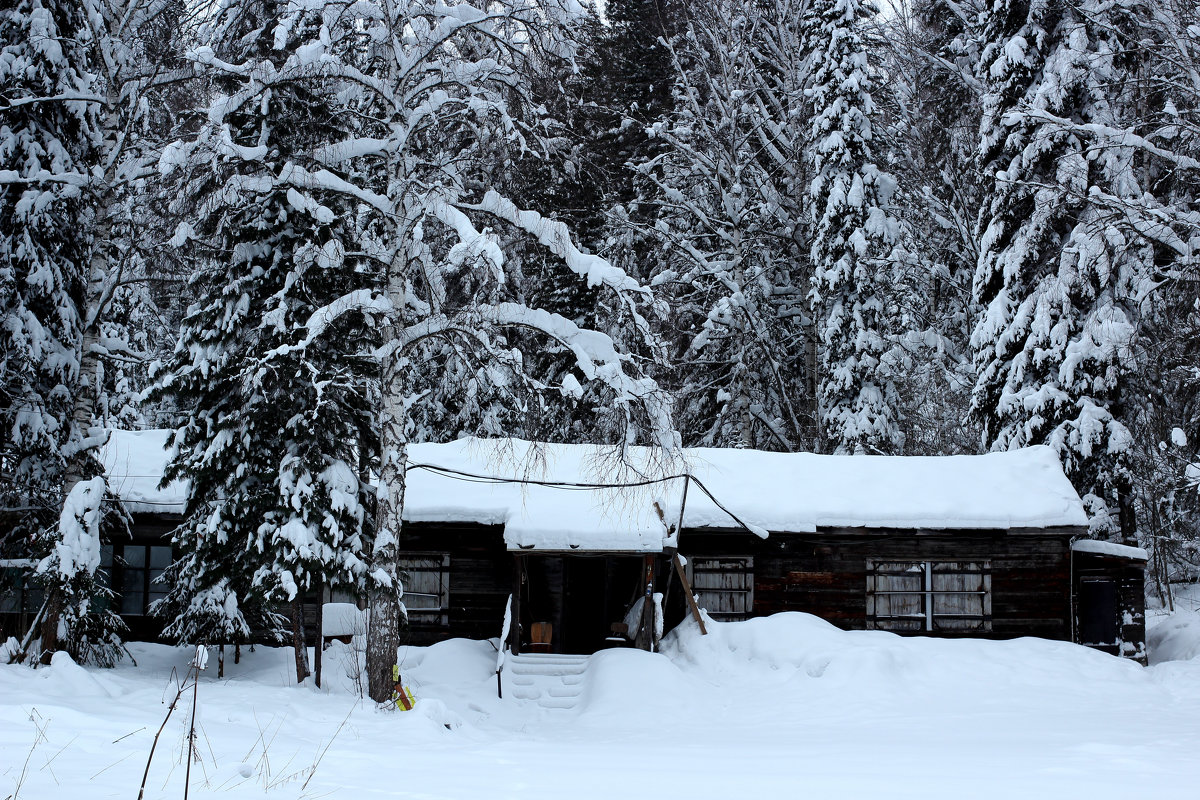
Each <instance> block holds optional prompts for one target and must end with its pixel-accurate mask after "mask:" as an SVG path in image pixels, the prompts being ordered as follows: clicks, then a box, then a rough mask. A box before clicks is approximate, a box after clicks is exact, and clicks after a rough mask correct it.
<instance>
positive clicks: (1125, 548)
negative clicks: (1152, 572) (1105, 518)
mask: <svg viewBox="0 0 1200 800" xmlns="http://www.w3.org/2000/svg"><path fill="white" fill-rule="evenodd" d="M1071 549H1072V550H1074V551H1075V552H1076V553H1095V554H1096V555H1101V556H1113V557H1115V558H1128V559H1132V560H1134V561H1149V560H1150V554H1149V553H1147V552H1146V551H1145V550H1143V549H1142V548H1140V547H1130V546H1129V545H1127V544H1117V543H1116V542H1102V541H1099V540H1097V539H1077V540H1076V541H1074V542H1071Z"/></svg>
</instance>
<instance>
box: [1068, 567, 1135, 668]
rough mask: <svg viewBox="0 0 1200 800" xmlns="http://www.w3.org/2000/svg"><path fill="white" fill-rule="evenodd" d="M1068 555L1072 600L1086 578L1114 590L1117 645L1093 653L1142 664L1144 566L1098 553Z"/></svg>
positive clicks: (1101, 647)
mask: <svg viewBox="0 0 1200 800" xmlns="http://www.w3.org/2000/svg"><path fill="white" fill-rule="evenodd" d="M1072 555H1073V556H1074V559H1075V568H1074V573H1075V585H1074V587H1072V588H1073V591H1074V592H1075V593H1076V597H1078V594H1079V586H1080V583H1081V582H1083V581H1084V580H1087V579H1089V578H1101V579H1108V580H1111V581H1113V582H1114V583H1115V584H1116V587H1117V597H1116V600H1117V603H1116V606H1117V607H1116V609H1115V612H1116V615H1117V619H1116V631H1117V636H1118V639H1117V642H1116V644H1115V645H1114V646H1112V647H1104V646H1100V647H1097V648H1096V649H1098V650H1103V651H1104V652H1106V653H1111V654H1112V655H1119V656H1123V657H1125V658H1130V659H1133V660H1134V661H1137V662H1139V663H1141V664H1145V663H1146V657H1147V653H1146V588H1145V581H1146V562H1144V561H1138V560H1134V559H1128V558H1118V557H1113V556H1107V555H1103V554H1100V553H1085V552H1076V553H1073V554H1072ZM1080 610H1081V611H1082V609H1080Z"/></svg>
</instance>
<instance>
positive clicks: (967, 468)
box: [105, 431, 1087, 553]
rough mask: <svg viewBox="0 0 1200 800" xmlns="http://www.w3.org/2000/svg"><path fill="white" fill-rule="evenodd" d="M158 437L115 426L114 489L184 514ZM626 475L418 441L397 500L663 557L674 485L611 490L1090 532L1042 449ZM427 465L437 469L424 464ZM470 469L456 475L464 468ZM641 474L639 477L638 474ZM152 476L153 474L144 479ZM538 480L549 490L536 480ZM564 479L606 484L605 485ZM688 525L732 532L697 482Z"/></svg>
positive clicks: (565, 451)
mask: <svg viewBox="0 0 1200 800" xmlns="http://www.w3.org/2000/svg"><path fill="white" fill-rule="evenodd" d="M167 435H168V434H167V432H165V431H144V432H139V433H130V432H125V431H114V433H113V437H112V439H111V440H110V442H109V445H108V447H107V448H106V460H105V463H106V465H107V464H116V465H118V466H122V465H123V471H113V470H112V469H111V468H110V472H109V481H110V485H112V486H113V489H114V490H116V491H118V492H119V493H120V494H121V496H122V497H124V498H126V500H127V502H130V504H131V508H132V510H158V511H162V510H166V509H168V508H169V506H170V504H171V503H175V504H176V510H177V511H182V509H183V500H184V492H183V490H182V489H181V488H179V487H177V486H172V487H168V488H167V489H162V490H159V489H156V488H154V487H156V486H157V482H158V479H157V475H161V474H162V467H163V465H164V464H165V460H166V455H165V453H164V452H163V450H162V449H161V448H162V446H163V444H164V443H165V442H166V439H167ZM631 457H632V461H633V465H632V466H633V469H630V468H629V467H623V468H622V467H620V466H619V465H618V463H617V462H618V459H617V458H616V456H615V452H614V450H613V449H612V448H606V447H601V446H594V445H564V444H532V443H530V442H525V441H522V440H519V439H461V440H459V441H456V442H451V443H448V444H415V445H411V446H410V448H409V461H410V464H411V465H420V466H417V467H415V468H410V470H409V473H408V485H407V490H406V494H405V505H404V518H405V520H407V521H409V522H449V523H453V522H474V523H483V524H491V525H502V526H503V527H504V538H505V541H506V542H507V544H508V547H509V549H512V550H519V549H534V550H553V551H564V552H565V551H571V550H594V551H612V552H643V553H644V552H659V551H661V550H662V548H663V547H664V546H672V545H674V544H675V542H674V541H673V539H672V538H671V537H670V536H668V533H667V526H666V525H665V524H664V521H665V523H667V524H670V525H671V526H672V527H673V526H674V524H675V523H676V522H677V520H678V519H679V507H680V503H681V500H682V495H683V485H684V481H683V479H682V478H678V477H676V478H670V479H667V480H662V481H658V482H653V483H649V484H647V485H642V486H637V487H623V488H611V485H612V484H614V483H635V482H639V481H640V480H642V479H643V476H644V477H661V476H663V475H664V474H665V475H682V474H683V473H684V472H687V473H689V474H691V475H692V476H694V477H695V478H696V479H698V482H699V483H700V484H703V486H704V487H705V488H707V490H708V491H710V492H711V493H712V495H713V497H714V498H715V499H716V501H718V502H719V503H720V504H721V505H722V506H724V507H725V508H726V509H728V510H729V511H730V512H732V513H733V514H735V515H737V517H738V518H739V519H741V520H742V521H744V522H745V523H747V524H748V525H749V526H750V527H751V528H752V529H762V530H764V531H774V532H794V533H805V532H814V531H816V530H817V529H818V528H826V527H849V528H898V529H909V530H911V529H919V528H924V529H995V528H1003V529H1042V528H1051V527H1074V526H1083V525H1086V524H1087V515H1086V513H1085V512H1084V510H1083V504H1082V503H1081V502H1080V500H1079V496H1078V495H1077V494H1076V492H1075V490H1074V489H1073V488H1072V486H1071V484H1070V482H1069V481H1068V480H1067V478H1066V476H1065V475H1064V474H1063V471H1062V466H1061V465H1060V463H1059V461H1058V458H1057V456H1055V454H1054V452H1053V451H1051V450H1050V449H1049V448H1047V447H1030V448H1026V449H1023V450H1016V451H1012V452H1007V453H989V454H987V455H979V456H941V457H934V456H919V457H888V456H829V455H816V454H812V453H767V452H761V451H757V450H731V449H728V450H727V449H714V448H693V449H688V450H685V451H684V454H683V460H682V462H680V463H675V464H666V465H663V464H659V463H658V462H657V460H656V459H655V458H654V454H653V453H652V451H649V450H645V449H641V448H634V449H633V451H632V453H631ZM431 468H432V469H431ZM458 473H464V474H458ZM639 473H640V474H639ZM141 476H147V477H141ZM530 481H540V482H542V483H553V484H555V485H553V486H547V485H540V484H535V483H530ZM566 484H602V485H604V487H603V488H595V487H581V486H567V485H566ZM683 521H684V527H685V528H705V527H707V528H738V527H739V525H738V523H737V522H735V521H734V520H733V519H732V518H731V516H730V514H729V513H727V512H726V511H724V510H722V509H721V508H720V507H718V505H717V503H716V502H714V501H713V499H712V498H710V497H708V496H706V494H705V492H704V491H703V490H701V488H700V486H699V485H698V484H697V483H696V482H693V483H692V484H691V486H690V488H689V489H688V494H687V502H686V508H685V512H684V520H683Z"/></svg>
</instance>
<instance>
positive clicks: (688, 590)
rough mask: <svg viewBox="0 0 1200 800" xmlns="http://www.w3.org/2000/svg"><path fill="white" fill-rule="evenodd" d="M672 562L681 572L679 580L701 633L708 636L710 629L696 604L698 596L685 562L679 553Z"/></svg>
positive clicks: (676, 570)
mask: <svg viewBox="0 0 1200 800" xmlns="http://www.w3.org/2000/svg"><path fill="white" fill-rule="evenodd" d="M671 562H672V563H673V564H674V565H675V572H677V573H678V574H679V582H680V583H681V584H683V596H684V597H686V598H687V602H688V607H689V608H691V609H692V616H693V617H695V618H696V622H697V623H699V625H700V634H701V635H702V636H707V635H708V631H707V630H706V629H705V627H704V619H703V618H702V617H701V616H700V606H698V605H696V597H695V595H693V594H692V586H691V584H689V583H688V579H687V574H686V573H685V572H684V570H683V562H682V561H680V560H679V554H678V553H676V554H675V555H674V556H673V557H672V559H671Z"/></svg>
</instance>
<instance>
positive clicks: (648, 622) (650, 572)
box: [642, 555, 658, 653]
mask: <svg viewBox="0 0 1200 800" xmlns="http://www.w3.org/2000/svg"><path fill="white" fill-rule="evenodd" d="M642 563H643V565H644V566H645V573H646V595H645V596H646V602H645V603H644V604H643V605H642V630H644V631H645V632H646V637H647V638H646V649H647V650H649V651H650V652H651V653H653V652H654V651H655V649H656V645H657V644H658V641H657V640H658V637H657V636H656V635H655V634H656V633H657V628H656V626H655V624H654V622H655V613H654V556H653V555H646V556H643V557H642Z"/></svg>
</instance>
